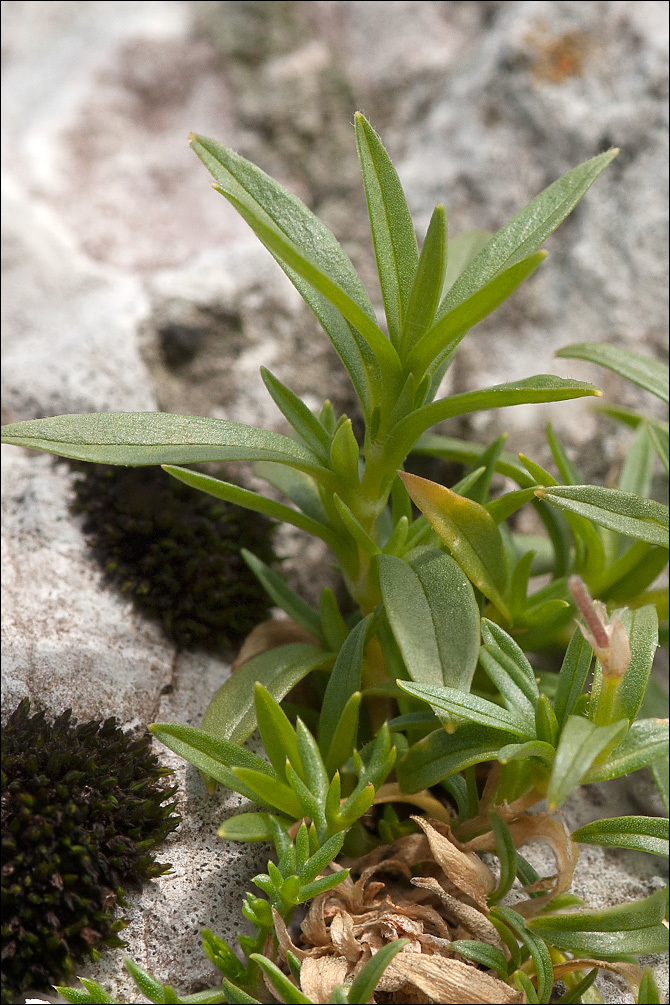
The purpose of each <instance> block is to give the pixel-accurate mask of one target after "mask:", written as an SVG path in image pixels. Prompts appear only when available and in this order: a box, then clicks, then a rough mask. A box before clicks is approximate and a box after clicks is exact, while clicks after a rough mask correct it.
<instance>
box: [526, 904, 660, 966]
mask: <svg viewBox="0 0 670 1005" xmlns="http://www.w3.org/2000/svg"><path fill="white" fill-rule="evenodd" d="M665 905H666V891H665V890H663V889H661V890H657V892H656V893H653V894H652V895H651V896H650V897H646V898H645V899H644V900H639V901H637V902H635V903H633V904H625V905H623V906H621V907H610V908H606V909H605V910H602V911H574V912H570V913H566V914H555V915H543V916H541V917H538V918H531V919H530V920H529V921H528V922H527V925H528V928H530V929H532V931H533V932H535V933H537V935H539V936H540V937H541V938H543V939H544V940H545V941H546V942H549V943H550V944H551V945H553V946H556V948H557V949H564V950H567V951H568V952H572V953H578V954H581V953H584V954H586V955H588V956H590V957H591V958H593V957H596V958H605V959H606V958H607V957H611V956H622V955H625V954H628V953H635V954H640V953H643V954H645V955H650V954H652V953H661V952H664V951H665V950H667V945H668V930H667V928H666V927H665V925H664V924H663V919H664V916H665Z"/></svg>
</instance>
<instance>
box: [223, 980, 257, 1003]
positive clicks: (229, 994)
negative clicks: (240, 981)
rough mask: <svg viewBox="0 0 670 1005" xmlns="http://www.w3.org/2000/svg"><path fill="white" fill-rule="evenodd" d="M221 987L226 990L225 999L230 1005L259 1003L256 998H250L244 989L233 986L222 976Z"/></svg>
mask: <svg viewBox="0 0 670 1005" xmlns="http://www.w3.org/2000/svg"><path fill="white" fill-rule="evenodd" d="M223 988H224V990H225V992H226V997H225V999H224V1000H225V1001H227V1002H229V1003H230V1005H260V1002H259V1001H258V998H252V997H251V995H248V994H247V993H246V991H242V989H241V988H237V987H235V985H234V984H231V983H230V981H228V980H226V979H225V978H224V980H223Z"/></svg>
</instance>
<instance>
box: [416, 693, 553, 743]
mask: <svg viewBox="0 0 670 1005" xmlns="http://www.w3.org/2000/svg"><path fill="white" fill-rule="evenodd" d="M396 683H397V685H398V687H399V688H400V689H401V690H403V691H406V692H407V693H408V694H411V695H414V697H415V698H419V699H420V700H421V701H425V702H428V704H429V705H430V706H431V708H433V709H434V710H435V712H436V714H437V715H438V716H439V714H440V713H445V712H446V713H447V714H448V715H450V716H462V717H463V718H464V719H467V720H468V721H470V722H476V723H479V725H481V726H489V727H490V728H491V729H500V730H503V731H505V732H508V733H513V734H514V735H515V736H521V737H523V739H524V740H532V739H534V738H535V736H534V734H535V727H534V726H533V727H532V728H531V726H530V725H529V724H528V723H527V722H526V720H525V719H523V718H522V717H521V716H520V715H517V714H515V713H514V712H510V711H509V710H508V709H506V708H501V707H500V705H495V704H494V703H493V702H492V701H487V700H486V698H480V697H479V696H478V695H475V694H466V693H465V692H463V691H458V690H456V689H455V688H451V687H435V686H434V685H432V684H414V683H413V682H411V681H407V680H399V681H397V682H396ZM459 732H460V730H459Z"/></svg>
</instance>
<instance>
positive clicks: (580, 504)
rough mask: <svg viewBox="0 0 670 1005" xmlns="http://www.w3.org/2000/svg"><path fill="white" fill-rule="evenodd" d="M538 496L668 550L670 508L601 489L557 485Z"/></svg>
mask: <svg viewBox="0 0 670 1005" xmlns="http://www.w3.org/2000/svg"><path fill="white" fill-rule="evenodd" d="M535 495H536V496H537V497H538V498H539V499H545V500H546V501H547V502H549V503H551V504H552V506H557V507H558V508H559V509H562V510H565V511H566V512H568V513H577V514H578V515H580V516H584V517H586V518H587V519H589V520H591V521H592V522H593V523H596V524H598V525H599V526H601V527H607V528H608V529H609V530H614V531H616V532H617V533H618V534H624V535H625V536H626V537H633V538H636V539H637V540H638V541H647V542H648V543H649V544H658V545H661V547H665V548H667V547H668V507H667V506H664V505H663V504H662V503H659V502H655V501H654V500H653V499H642V498H640V496H638V495H635V494H634V493H633V492H620V491H619V489H610V488H605V487H604V486H602V485H558V486H555V487H553V486H552V487H549V488H539V489H536V491H535Z"/></svg>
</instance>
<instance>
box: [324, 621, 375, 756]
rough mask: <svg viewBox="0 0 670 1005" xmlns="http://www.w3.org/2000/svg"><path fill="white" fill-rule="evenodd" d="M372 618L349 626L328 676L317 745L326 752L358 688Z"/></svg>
mask: <svg viewBox="0 0 670 1005" xmlns="http://www.w3.org/2000/svg"><path fill="white" fill-rule="evenodd" d="M371 619H372V615H371V614H369V615H368V616H367V617H366V618H364V619H363V620H362V621H359V622H358V624H357V625H356V626H355V627H354V628H353V629H352V631H351V633H350V634H349V636H348V637H347V639H346V640H345V642H344V643H343V645H342V648H341V649H340V651H339V653H338V654H337V659H336V660H335V665H334V667H333V669H332V671H331V674H330V677H329V679H328V685H327V687H326V693H325V694H324V696H323V702H322V705H321V715H320V717H319V745H320V747H321V750H322V751H325V752H326V753H328V754H329V752H330V746H331V743H332V740H333V737H334V735H335V732H336V730H337V726H338V724H339V722H340V719H341V717H342V713H343V712H344V709H345V708H346V706H347V704H348V702H349V701H350V700H351V698H352V697H353V695H354V694H356V692H358V691H360V689H361V679H362V673H363V652H364V649H365V642H366V638H367V633H368V629H369V627H370V621H371ZM338 767H339V765H338Z"/></svg>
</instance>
